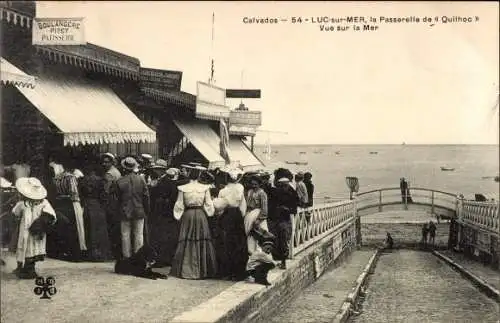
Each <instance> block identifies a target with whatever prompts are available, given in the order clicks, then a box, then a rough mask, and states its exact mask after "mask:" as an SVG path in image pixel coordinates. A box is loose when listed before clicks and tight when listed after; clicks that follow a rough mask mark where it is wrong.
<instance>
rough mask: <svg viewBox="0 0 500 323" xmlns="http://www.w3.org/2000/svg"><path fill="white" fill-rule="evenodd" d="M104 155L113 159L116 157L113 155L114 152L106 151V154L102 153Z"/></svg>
mask: <svg viewBox="0 0 500 323" xmlns="http://www.w3.org/2000/svg"><path fill="white" fill-rule="evenodd" d="M102 157H109V158H111V160H115V159H116V157H115V155H113V154H112V153H104V154H102Z"/></svg>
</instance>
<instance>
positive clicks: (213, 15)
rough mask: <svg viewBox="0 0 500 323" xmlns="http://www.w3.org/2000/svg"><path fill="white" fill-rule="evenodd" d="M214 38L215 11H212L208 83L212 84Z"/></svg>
mask: <svg viewBox="0 0 500 323" xmlns="http://www.w3.org/2000/svg"><path fill="white" fill-rule="evenodd" d="M214 39H215V12H212V42H211V49H210V55H211V57H210V78H209V81H208V83H209V84H213V83H215V82H214V72H215V68H214Z"/></svg>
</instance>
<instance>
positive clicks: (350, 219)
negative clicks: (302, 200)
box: [289, 200, 356, 258]
mask: <svg viewBox="0 0 500 323" xmlns="http://www.w3.org/2000/svg"><path fill="white" fill-rule="evenodd" d="M355 218H356V204H355V201H349V200H347V201H341V202H333V203H325V204H318V205H315V206H313V207H311V208H307V209H299V210H298V212H297V214H292V215H291V222H292V237H291V243H290V253H289V257H290V258H292V257H293V256H295V255H297V254H298V253H300V252H302V251H303V250H305V249H306V248H308V247H309V246H311V245H313V244H315V243H316V242H317V241H319V240H321V239H323V238H324V237H326V236H328V235H329V234H332V233H333V232H335V231H337V230H338V229H340V228H342V227H347V226H349V225H350V224H353V223H354V220H355Z"/></svg>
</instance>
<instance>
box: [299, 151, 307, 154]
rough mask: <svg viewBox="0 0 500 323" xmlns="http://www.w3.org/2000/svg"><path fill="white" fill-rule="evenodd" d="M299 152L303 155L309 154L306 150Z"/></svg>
mask: <svg viewBox="0 0 500 323" xmlns="http://www.w3.org/2000/svg"><path fill="white" fill-rule="evenodd" d="M299 154H301V155H305V154H307V153H306V152H305V151H301V152H300V153H299Z"/></svg>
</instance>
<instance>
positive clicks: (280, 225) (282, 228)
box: [269, 220, 292, 260]
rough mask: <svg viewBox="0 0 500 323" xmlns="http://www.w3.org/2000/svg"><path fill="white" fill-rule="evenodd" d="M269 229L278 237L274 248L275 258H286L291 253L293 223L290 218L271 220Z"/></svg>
mask: <svg viewBox="0 0 500 323" xmlns="http://www.w3.org/2000/svg"><path fill="white" fill-rule="evenodd" d="M269 229H270V231H271V233H272V234H274V235H275V237H276V244H275V248H274V250H273V258H274V259H276V260H286V259H287V258H288V256H289V253H290V243H291V241H290V240H291V238H292V223H291V222H290V220H281V221H280V220H278V221H276V220H274V221H270V222H269Z"/></svg>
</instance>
